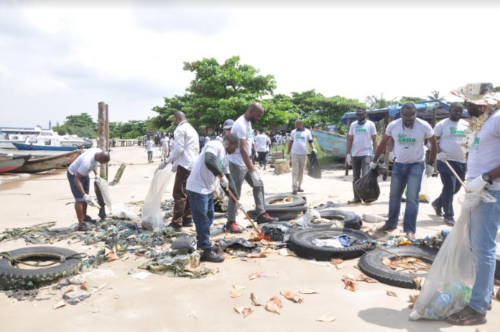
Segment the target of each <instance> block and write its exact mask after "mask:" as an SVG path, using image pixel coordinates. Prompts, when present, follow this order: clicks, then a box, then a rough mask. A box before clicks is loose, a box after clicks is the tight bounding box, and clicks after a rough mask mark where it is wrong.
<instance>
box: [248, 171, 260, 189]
mask: <svg viewBox="0 0 500 332" xmlns="http://www.w3.org/2000/svg"><path fill="white" fill-rule="evenodd" d="M250 177H251V178H252V184H253V186H254V187H262V185H263V183H262V180H261V179H260V176H259V174H257V172H253V173H251V174H250Z"/></svg>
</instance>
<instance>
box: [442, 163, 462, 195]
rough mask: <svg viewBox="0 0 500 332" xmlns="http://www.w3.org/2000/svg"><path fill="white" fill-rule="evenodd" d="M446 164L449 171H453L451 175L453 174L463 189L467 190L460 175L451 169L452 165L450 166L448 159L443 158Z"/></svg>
mask: <svg viewBox="0 0 500 332" xmlns="http://www.w3.org/2000/svg"><path fill="white" fill-rule="evenodd" d="M443 162H444V163H445V164H446V166H448V168H449V169H450V171H451V172H452V173H453V175H455V177H456V178H457V180H458V182H460V184H462V186H463V187H464V189H465V191H467V186H466V185H465V183H464V182H463V181H462V179H461V178H460V176H458V174H457V172H455V170H454V169H453V167H451V165H450V163H449V162H448V160H444V161H443Z"/></svg>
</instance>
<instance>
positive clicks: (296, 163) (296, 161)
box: [287, 119, 316, 195]
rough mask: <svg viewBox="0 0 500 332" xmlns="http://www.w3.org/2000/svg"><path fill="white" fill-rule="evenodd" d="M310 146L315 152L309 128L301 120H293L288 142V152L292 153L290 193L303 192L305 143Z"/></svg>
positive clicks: (305, 157)
mask: <svg viewBox="0 0 500 332" xmlns="http://www.w3.org/2000/svg"><path fill="white" fill-rule="evenodd" d="M308 144H309V145H310V146H311V149H312V152H313V153H316V148H315V147H314V141H313V137H312V134H311V131H310V130H309V129H306V128H304V123H303V122H302V120H300V119H297V120H295V129H294V130H292V133H291V135H290V142H289V143H288V152H287V154H288V155H290V152H291V153H292V194H293V195H297V192H304V189H302V180H303V178H304V169H305V168H306V161H307V151H308V148H307V145H308Z"/></svg>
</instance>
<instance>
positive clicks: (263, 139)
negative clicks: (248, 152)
mask: <svg viewBox="0 0 500 332" xmlns="http://www.w3.org/2000/svg"><path fill="white" fill-rule="evenodd" d="M270 144H271V140H270V139H269V137H268V136H267V135H266V134H265V133H264V130H263V129H260V130H259V134H258V135H257V136H256V137H255V147H256V148H257V154H258V159H259V166H260V167H262V166H264V170H266V166H267V165H266V164H267V161H266V157H267V152H268V151H269V145H270Z"/></svg>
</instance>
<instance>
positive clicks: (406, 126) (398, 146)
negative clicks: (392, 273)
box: [370, 103, 437, 240]
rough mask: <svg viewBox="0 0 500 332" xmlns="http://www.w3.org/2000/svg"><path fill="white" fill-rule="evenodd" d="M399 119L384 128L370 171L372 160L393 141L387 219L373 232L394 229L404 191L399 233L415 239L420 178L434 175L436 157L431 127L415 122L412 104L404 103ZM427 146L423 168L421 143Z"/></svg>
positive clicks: (374, 164) (372, 167) (373, 167)
mask: <svg viewBox="0 0 500 332" xmlns="http://www.w3.org/2000/svg"><path fill="white" fill-rule="evenodd" d="M400 113H401V118H400V119H398V120H395V121H392V122H391V123H390V124H389V125H388V126H387V129H386V132H385V135H384V138H383V139H382V141H381V142H380V145H379V146H378V148H377V150H376V152H375V156H374V158H373V160H374V161H373V162H371V163H370V168H371V169H376V168H377V163H376V161H377V160H378V158H379V157H380V155H381V154H382V153H383V152H384V151H385V148H386V146H387V143H388V142H389V140H390V139H391V137H392V138H393V139H394V154H395V155H396V162H395V163H394V166H393V168H392V175H391V191H390V195H389V219H388V220H387V221H386V223H385V225H384V226H382V227H380V228H379V229H377V233H384V232H392V231H394V230H395V229H396V228H397V226H398V220H399V213H400V211H401V198H402V196H403V193H404V191H405V187H406V188H408V194H407V199H406V209H405V216H404V224H403V230H404V232H405V233H406V237H407V238H408V239H410V240H414V239H415V232H416V231H417V215H418V205H419V194H420V186H421V184H422V175H423V174H424V170H425V173H426V175H427V177H430V176H431V175H432V174H433V173H434V167H433V166H432V165H433V164H434V161H435V160H436V154H437V142H436V137H435V136H434V131H433V130H432V127H431V126H430V125H429V124H428V123H427V122H425V121H423V120H420V119H417V109H416V107H415V105H414V104H413V103H407V104H404V105H403V107H402V108H401V112H400ZM425 139H428V140H429V142H430V143H431V153H430V163H429V165H427V166H425V153H424V143H425Z"/></svg>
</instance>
